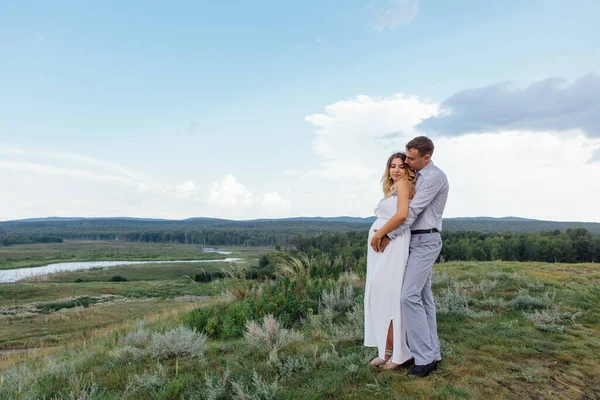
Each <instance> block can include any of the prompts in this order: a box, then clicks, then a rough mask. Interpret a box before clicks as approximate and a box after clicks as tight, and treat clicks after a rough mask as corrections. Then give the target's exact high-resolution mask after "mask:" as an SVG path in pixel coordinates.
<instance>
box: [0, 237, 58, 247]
mask: <svg viewBox="0 0 600 400" xmlns="http://www.w3.org/2000/svg"><path fill="white" fill-rule="evenodd" d="M62 242H63V239H62V238H59V237H56V236H23V235H5V236H0V246H10V245H13V244H31V243H62Z"/></svg>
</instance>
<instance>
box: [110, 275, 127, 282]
mask: <svg viewBox="0 0 600 400" xmlns="http://www.w3.org/2000/svg"><path fill="white" fill-rule="evenodd" d="M110 281H111V282H127V278H125V277H123V276H121V275H114V276H111V277H110Z"/></svg>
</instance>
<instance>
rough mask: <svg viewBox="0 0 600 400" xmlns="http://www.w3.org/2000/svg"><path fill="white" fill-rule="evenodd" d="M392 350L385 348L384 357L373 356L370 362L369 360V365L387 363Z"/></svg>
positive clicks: (375, 365)
mask: <svg viewBox="0 0 600 400" xmlns="http://www.w3.org/2000/svg"><path fill="white" fill-rule="evenodd" d="M392 352H393V350H387V349H386V350H385V357H384V358H381V357H375V358H374V359H372V360H371V362H369V365H370V366H371V367H379V366H381V365H384V366H385V364H386V363H388V362H389V361H390V358H392Z"/></svg>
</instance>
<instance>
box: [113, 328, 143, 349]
mask: <svg viewBox="0 0 600 400" xmlns="http://www.w3.org/2000/svg"><path fill="white" fill-rule="evenodd" d="M148 336H149V334H148V332H146V331H144V330H143V329H140V328H138V329H137V330H135V331H132V332H129V333H127V334H126V335H122V334H120V335H119V343H121V344H123V345H129V346H142V345H144V344H146V341H147V340H148Z"/></svg>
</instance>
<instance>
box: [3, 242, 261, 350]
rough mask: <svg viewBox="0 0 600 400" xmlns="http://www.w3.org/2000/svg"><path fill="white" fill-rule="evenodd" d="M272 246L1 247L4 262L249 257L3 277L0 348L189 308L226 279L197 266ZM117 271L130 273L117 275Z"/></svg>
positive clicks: (252, 259) (38, 343)
mask: <svg viewBox="0 0 600 400" xmlns="http://www.w3.org/2000/svg"><path fill="white" fill-rule="evenodd" d="M268 250H269V249H268V248H231V249H228V251H233V252H234V254H231V255H220V254H217V253H204V252H203V251H202V248H201V247H200V246H196V245H181V244H174V245H171V244H147V243H127V244H122V243H114V242H99V241H96V242H89V241H88V242H85V241H84V242H81V241H76V242H65V243H61V244H39V245H15V246H10V247H4V248H2V247H0V266H2V267H3V268H4V269H7V268H14V267H17V268H18V267H30V266H35V265H43V264H47V263H53V262H61V261H91V260H163V261H164V260H174V259H177V260H186V259H200V260H202V259H223V258H225V257H236V258H242V259H244V263H243V264H237V263H225V264H224V263H185V264H177V263H174V264H168V263H166V264H143V265H130V266H122V267H114V268H109V269H101V268H98V269H91V270H86V271H76V272H64V273H59V274H53V275H49V276H47V277H39V278H31V279H29V280H26V281H19V282H16V283H10V284H0V321H1V322H2V323H1V324H0V350H16V349H23V348H30V347H47V346H56V345H58V344H64V343H65V341H68V340H69V339H70V338H72V337H80V338H85V337H87V336H89V335H91V334H92V333H93V331H94V330H98V329H104V328H105V327H107V326H111V325H115V324H119V323H123V322H126V321H131V320H135V319H139V318H143V317H144V316H146V315H148V314H160V313H163V312H164V311H184V310H189V309H190V308H191V307H193V306H194V304H197V302H198V301H206V300H207V299H209V298H210V297H209V296H213V295H215V294H219V293H220V292H221V291H222V290H223V287H224V286H223V285H224V281H227V280H226V279H225V280H220V281H214V282H211V283H205V284H200V283H198V282H195V281H194V279H193V278H194V276H195V275H196V274H200V273H204V272H210V271H221V270H226V271H229V270H231V271H235V270H236V269H238V268H240V267H242V266H247V265H249V264H251V263H255V264H256V263H257V260H258V258H259V257H260V255H261V254H263V253H265V252H266V251H268ZM113 276H120V277H122V278H124V279H125V281H122V282H112V281H111V278H112V277H113Z"/></svg>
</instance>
